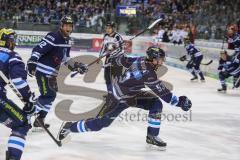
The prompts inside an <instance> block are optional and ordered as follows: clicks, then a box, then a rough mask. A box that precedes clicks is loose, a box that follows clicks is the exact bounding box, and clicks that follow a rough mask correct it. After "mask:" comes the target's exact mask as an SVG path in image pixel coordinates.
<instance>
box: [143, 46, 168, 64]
mask: <svg viewBox="0 0 240 160" xmlns="http://www.w3.org/2000/svg"><path fill="white" fill-rule="evenodd" d="M146 53H147V59H148V60H150V61H152V60H153V59H154V58H156V59H159V58H163V59H164V58H165V56H166V54H165V52H164V51H163V50H162V49H161V48H159V47H158V46H150V47H149V48H148V49H147V51H146Z"/></svg>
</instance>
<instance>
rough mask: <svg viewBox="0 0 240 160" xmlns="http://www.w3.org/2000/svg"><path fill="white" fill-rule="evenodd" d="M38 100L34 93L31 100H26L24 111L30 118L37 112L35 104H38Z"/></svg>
mask: <svg viewBox="0 0 240 160" xmlns="http://www.w3.org/2000/svg"><path fill="white" fill-rule="evenodd" d="M36 100H37V99H36V98H35V94H34V93H33V92H32V93H31V95H30V97H29V99H27V100H24V101H25V105H24V107H23V111H24V112H25V113H26V114H27V115H28V116H32V115H33V114H34V112H35V106H34V104H35V102H36Z"/></svg>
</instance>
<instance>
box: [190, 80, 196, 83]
mask: <svg viewBox="0 0 240 160" xmlns="http://www.w3.org/2000/svg"><path fill="white" fill-rule="evenodd" d="M190 82H192V83H197V82H198V80H190Z"/></svg>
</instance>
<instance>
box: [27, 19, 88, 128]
mask: <svg viewBox="0 0 240 160" xmlns="http://www.w3.org/2000/svg"><path fill="white" fill-rule="evenodd" d="M72 31H73V20H72V18H71V16H68V15H65V16H63V17H62V19H61V22H60V28H59V30H58V31H56V32H50V33H48V34H47V35H46V36H45V37H44V38H43V39H42V40H41V42H40V43H39V44H38V45H37V46H35V47H34V48H33V50H32V55H31V57H30V59H29V60H28V63H27V68H28V74H29V75H30V76H35V77H36V80H37V84H38V87H39V91H40V96H39V97H38V100H37V102H36V112H37V113H38V116H37V118H38V120H39V121H36V120H35V122H34V123H33V126H34V127H41V125H40V124H39V123H38V122H41V123H42V124H44V125H45V127H49V124H45V123H44V119H45V117H46V116H47V114H48V112H49V110H50V109H51V106H52V103H53V101H54V100H55V98H56V92H57V81H56V77H57V75H58V70H59V68H60V65H61V64H64V65H66V66H68V68H69V69H70V70H71V71H78V72H79V73H83V72H84V71H86V70H87V67H86V66H85V65H83V64H82V63H78V62H73V60H72V59H70V54H69V52H70V48H71V45H70V44H69V40H70V34H71V33H72Z"/></svg>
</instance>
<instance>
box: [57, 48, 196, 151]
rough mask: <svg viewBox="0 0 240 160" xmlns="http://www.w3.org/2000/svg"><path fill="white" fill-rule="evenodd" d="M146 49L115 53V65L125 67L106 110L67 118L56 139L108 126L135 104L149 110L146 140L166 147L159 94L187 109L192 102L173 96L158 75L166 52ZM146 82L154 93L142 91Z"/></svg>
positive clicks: (157, 49) (114, 85)
mask: <svg viewBox="0 0 240 160" xmlns="http://www.w3.org/2000/svg"><path fill="white" fill-rule="evenodd" d="M146 53H147V56H146V57H135V58H133V57H132V58H131V57H127V56H126V55H124V54H122V55H120V56H118V57H117V58H116V59H115V62H114V65H122V66H124V67H126V68H127V69H126V70H125V71H124V74H123V75H122V76H120V77H119V79H118V78H116V79H114V81H113V93H112V94H111V95H110V94H109V97H108V101H107V103H108V104H107V105H108V106H109V111H108V112H105V114H104V115H103V116H101V117H98V118H94V119H87V120H82V121H78V122H74V123H73V122H66V123H65V124H63V125H62V127H61V129H60V132H59V136H58V138H59V140H63V139H64V138H65V137H66V136H67V135H68V134H69V133H70V132H74V133H81V132H90V131H99V130H101V129H102V128H104V127H108V126H109V125H110V124H111V123H112V122H113V121H114V119H115V118H116V117H117V116H118V115H119V114H120V113H121V112H122V111H123V110H125V109H126V108H128V107H129V106H134V107H138V108H142V109H145V110H149V120H148V128H147V136H146V142H147V143H148V144H150V145H153V146H159V147H166V145H167V144H166V143H165V142H164V141H162V140H161V139H160V138H159V137H158V135H159V130H160V124H161V112H162V107H163V104H162V102H161V100H160V98H161V99H162V100H164V101H165V102H167V103H170V104H171V105H174V106H177V107H181V108H182V109H183V110H184V111H188V110H189V109H190V108H191V106H192V103H191V101H190V100H189V99H188V98H187V97H186V96H180V97H177V96H175V95H174V94H173V93H171V92H170V91H169V90H168V89H167V88H166V87H165V85H164V84H163V83H162V81H161V80H159V79H158V78H157V75H156V70H157V69H158V68H159V67H160V66H161V65H162V63H163V61H164V60H165V52H164V51H163V50H162V49H160V48H158V47H156V46H151V47H149V48H148V49H147V51H146ZM145 86H148V87H149V88H150V89H151V90H152V91H153V92H154V93H155V94H152V93H151V92H148V91H142V89H143V88H145ZM156 95H157V96H156Z"/></svg>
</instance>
